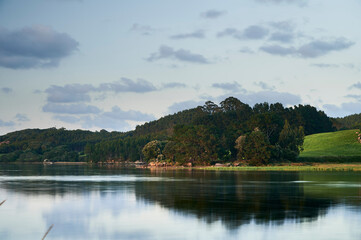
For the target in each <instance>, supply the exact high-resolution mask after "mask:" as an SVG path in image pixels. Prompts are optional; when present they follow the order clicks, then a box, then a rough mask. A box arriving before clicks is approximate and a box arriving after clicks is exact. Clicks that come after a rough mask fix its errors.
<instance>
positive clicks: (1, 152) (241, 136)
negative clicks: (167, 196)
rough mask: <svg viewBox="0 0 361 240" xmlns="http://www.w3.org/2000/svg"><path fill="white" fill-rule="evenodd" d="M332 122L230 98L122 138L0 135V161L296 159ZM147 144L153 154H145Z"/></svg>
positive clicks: (56, 132)
mask: <svg viewBox="0 0 361 240" xmlns="http://www.w3.org/2000/svg"><path fill="white" fill-rule="evenodd" d="M332 123H333V122H332V121H331V119H330V118H329V117H328V116H327V115H326V114H325V113H324V112H322V111H319V110H317V109H316V108H315V107H313V106H310V105H298V106H294V107H286V108H285V107H284V106H283V105H282V104H280V103H274V104H269V103H266V102H265V103H258V104H255V105H254V106H253V107H251V106H249V105H248V104H245V103H243V102H241V101H240V100H238V99H237V98H234V97H229V98H227V99H225V100H224V101H222V102H221V103H220V105H217V104H215V103H213V102H211V101H207V102H206V103H205V104H204V105H203V106H199V107H197V108H193V109H188V110H184V111H181V112H178V113H175V114H172V115H168V116H165V117H163V118H160V119H158V120H156V121H152V122H149V123H145V124H144V125H141V126H137V128H136V129H135V130H133V131H129V132H126V133H120V132H107V131H106V130H101V131H99V132H90V131H84V130H73V131H72V130H66V129H63V128H62V129H55V128H50V129H44V130H40V129H26V130H22V131H17V132H13V133H8V134H6V135H4V136H0V162H39V161H43V160H44V159H48V160H50V161H85V160H86V161H92V162H104V161H111V162H113V161H136V160H139V159H146V160H151V159H154V156H153V155H154V154H155V153H157V156H156V159H157V160H162V161H163V160H166V161H169V162H173V163H175V162H176V163H178V164H183V163H184V164H187V163H192V164H199V165H208V164H210V163H214V162H229V161H235V160H237V159H238V160H243V159H248V160H249V159H255V160H258V159H259V158H261V157H265V161H263V162H264V163H265V162H267V161H268V160H274V161H283V160H295V158H296V157H297V155H298V153H299V148H298V147H297V146H301V145H302V143H303V136H304V134H305V135H309V134H314V133H320V132H330V131H333V127H332ZM236 140H237V141H236ZM151 142H153V143H152V144H150V145H148V143H151ZM146 145H148V147H151V146H153V147H154V149H152V148H149V149H148V150H149V151H148V152H147V153H146V154H144V153H145V152H144V151H143V148H144V147H145V146H146ZM255 149H256V150H260V149H262V153H264V154H262V153H261V152H258V151H254V150H255ZM255 154H258V156H256V155H255ZM158 157H159V158H158Z"/></svg>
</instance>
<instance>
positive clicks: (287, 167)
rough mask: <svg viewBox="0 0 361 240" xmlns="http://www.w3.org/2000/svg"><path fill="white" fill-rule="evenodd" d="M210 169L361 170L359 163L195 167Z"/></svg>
mask: <svg viewBox="0 0 361 240" xmlns="http://www.w3.org/2000/svg"><path fill="white" fill-rule="evenodd" d="M195 168H196V169H201V170H211V171H361V163H348V164H347V163H339V164H338V163H311V164H307V165H295V164H284V165H269V166H257V167H256V166H241V167H213V166H207V167H195Z"/></svg>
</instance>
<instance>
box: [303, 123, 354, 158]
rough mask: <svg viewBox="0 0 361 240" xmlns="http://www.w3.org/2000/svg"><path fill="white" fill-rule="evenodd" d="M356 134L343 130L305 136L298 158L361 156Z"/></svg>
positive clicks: (352, 131)
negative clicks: (302, 148)
mask: <svg viewBox="0 0 361 240" xmlns="http://www.w3.org/2000/svg"><path fill="white" fill-rule="evenodd" d="M356 132H358V130H344V131H338V132H329V133H319V134H313V135H309V136H306V138H305V142H304V145H303V147H304V151H302V152H301V154H300V157H328V156H335V157H336V156H343V157H348V156H361V143H359V142H358V141H357V134H356Z"/></svg>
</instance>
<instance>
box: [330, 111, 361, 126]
mask: <svg viewBox="0 0 361 240" xmlns="http://www.w3.org/2000/svg"><path fill="white" fill-rule="evenodd" d="M334 120H335V122H336V123H337V126H336V127H337V129H339V130H344V129H355V128H358V129H359V128H360V127H361V113H359V114H352V115H348V116H345V117H342V118H334Z"/></svg>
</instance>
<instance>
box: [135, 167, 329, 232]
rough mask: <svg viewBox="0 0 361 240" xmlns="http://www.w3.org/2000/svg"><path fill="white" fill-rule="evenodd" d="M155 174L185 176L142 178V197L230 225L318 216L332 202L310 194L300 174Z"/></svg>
mask: <svg viewBox="0 0 361 240" xmlns="http://www.w3.org/2000/svg"><path fill="white" fill-rule="evenodd" d="M152 175H153V176H163V177H164V176H166V177H170V178H175V179H178V180H180V179H184V181H160V182H137V183H136V184H135V193H136V196H137V197H138V198H141V199H145V200H147V201H150V202H157V203H158V204H160V205H162V206H164V207H166V208H168V209H172V210H174V211H177V212H179V213H184V214H195V215H196V216H197V217H198V218H201V219H204V220H205V221H207V222H208V223H212V222H215V221H218V220H221V221H222V222H223V223H224V224H225V225H226V226H227V227H229V228H236V227H239V226H240V225H242V224H246V223H249V222H250V221H251V220H254V221H256V223H268V222H270V221H273V223H276V224H282V223H283V222H284V221H286V220H293V221H296V222H303V221H313V220H315V219H316V218H317V217H318V216H320V215H323V214H325V213H326V211H327V208H328V207H330V206H331V204H332V201H331V200H330V199H322V198H310V197H307V196H305V194H304V192H303V184H302V183H301V182H299V180H300V179H299V173H289V172H222V173H220V172H209V171H207V172H200V171H189V172H185V171H182V172H177V171H173V172H169V171H167V172H161V171H153V172H152ZM187 179H188V180H189V179H192V181H187Z"/></svg>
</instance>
